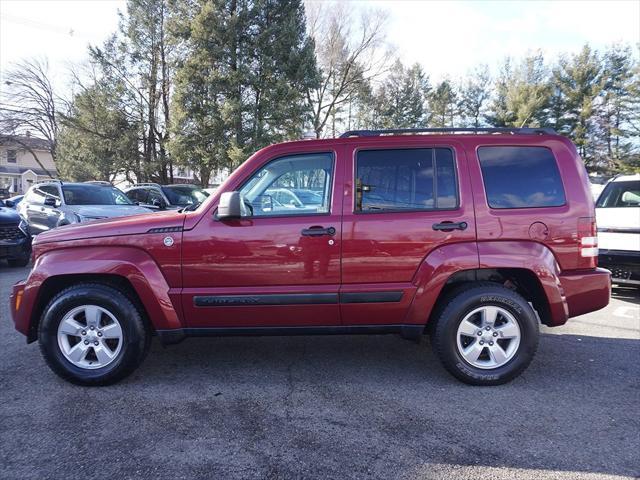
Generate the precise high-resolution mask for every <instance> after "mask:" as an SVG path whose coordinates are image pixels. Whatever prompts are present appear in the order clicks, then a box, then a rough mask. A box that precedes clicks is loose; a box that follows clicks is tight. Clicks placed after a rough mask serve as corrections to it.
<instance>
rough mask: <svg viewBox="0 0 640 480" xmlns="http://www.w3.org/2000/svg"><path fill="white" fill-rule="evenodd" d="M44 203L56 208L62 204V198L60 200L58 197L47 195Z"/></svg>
mask: <svg viewBox="0 0 640 480" xmlns="http://www.w3.org/2000/svg"><path fill="white" fill-rule="evenodd" d="M44 204H45V205H46V206H47V207H54V208H57V207H59V206H60V200H58V199H56V198H54V197H46V198H45V199H44Z"/></svg>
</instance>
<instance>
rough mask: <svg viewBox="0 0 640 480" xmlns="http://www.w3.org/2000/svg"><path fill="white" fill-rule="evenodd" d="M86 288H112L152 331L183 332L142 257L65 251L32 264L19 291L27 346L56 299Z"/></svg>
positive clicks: (161, 283)
mask: <svg viewBox="0 0 640 480" xmlns="http://www.w3.org/2000/svg"><path fill="white" fill-rule="evenodd" d="M87 282H92V283H96V282H97V283H103V284H106V285H109V286H112V287H116V288H118V289H119V290H120V291H122V292H123V293H124V294H125V295H127V297H128V298H129V299H131V300H132V301H133V302H134V304H135V305H136V306H138V307H139V308H140V311H141V313H142V314H143V316H144V317H145V318H146V321H148V323H149V325H150V326H151V327H152V328H154V329H173V328H181V327H182V326H183V325H182V322H181V316H180V315H179V311H178V310H177V309H176V308H175V307H174V302H172V301H171V296H170V288H169V286H168V284H167V282H166V280H165V278H164V276H163V275H162V272H161V271H160V268H159V267H158V265H157V264H156V263H155V261H154V260H153V259H152V258H151V257H150V256H149V255H148V254H147V253H146V252H144V251H143V250H140V249H137V248H132V247H104V246H103V247H100V248H99V249H98V248H94V247H81V248H69V249H61V250H53V251H49V252H45V253H43V254H42V255H41V256H40V257H39V258H38V259H37V261H36V265H35V267H34V270H33V272H32V273H31V275H30V277H29V279H28V282H27V288H26V289H25V298H24V303H25V304H26V305H29V306H30V309H31V311H30V312H24V314H25V315H27V316H28V323H29V325H28V333H27V341H29V342H32V341H34V340H36V338H37V328H38V322H39V320H40V317H41V315H42V311H43V309H44V308H45V307H46V305H47V303H48V302H49V300H50V299H51V298H52V297H53V296H54V295H55V294H56V293H58V292H60V291H61V290H63V289H65V288H67V287H69V286H71V285H74V284H81V283H87ZM178 305H179V302H178ZM178 308H179V307H178Z"/></svg>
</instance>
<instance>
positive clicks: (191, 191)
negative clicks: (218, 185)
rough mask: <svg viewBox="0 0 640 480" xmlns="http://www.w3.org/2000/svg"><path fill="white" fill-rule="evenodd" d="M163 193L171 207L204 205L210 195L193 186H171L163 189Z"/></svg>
mask: <svg viewBox="0 0 640 480" xmlns="http://www.w3.org/2000/svg"><path fill="white" fill-rule="evenodd" d="M162 191H163V192H164V194H165V195H166V196H167V199H169V202H170V203H171V205H180V206H187V205H193V204H199V203H202V202H203V201H204V200H205V199H206V198H207V197H208V196H209V194H208V193H207V192H205V191H204V190H203V189H201V188H198V187H194V186H192V185H184V186H182V185H177V186H176V185H171V186H169V187H162Z"/></svg>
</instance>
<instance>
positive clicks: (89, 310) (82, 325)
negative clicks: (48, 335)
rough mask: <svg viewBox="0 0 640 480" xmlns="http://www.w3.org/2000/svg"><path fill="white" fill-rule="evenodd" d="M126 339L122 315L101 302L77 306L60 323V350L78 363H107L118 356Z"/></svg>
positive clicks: (88, 365)
mask: <svg viewBox="0 0 640 480" xmlns="http://www.w3.org/2000/svg"><path fill="white" fill-rule="evenodd" d="M123 343H124V334H123V332H122V327H121V326H120V322H118V319H117V318H116V317H115V316H114V315H113V314H112V313H111V312H109V311H108V310H106V309H105V308H103V307H99V306H97V305H82V306H80V307H76V308H74V309H73V310H71V311H69V312H68V313H67V314H66V315H65V316H64V318H63V319H62V321H61V322H60V325H59V326H58V346H59V347H60V351H61V352H62V354H63V355H64V357H65V358H66V359H67V360H69V361H70V362H71V363H72V364H73V365H75V366H76V367H80V368H85V369H96V368H102V367H106V366H107V365H109V364H110V363H111V362H113V361H114V360H115V359H116V358H118V354H119V353H120V351H121V350H122V344H123Z"/></svg>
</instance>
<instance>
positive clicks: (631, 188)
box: [596, 180, 640, 208]
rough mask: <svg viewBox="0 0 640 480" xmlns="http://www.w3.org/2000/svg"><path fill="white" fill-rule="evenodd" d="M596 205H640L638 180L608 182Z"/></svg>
mask: <svg viewBox="0 0 640 480" xmlns="http://www.w3.org/2000/svg"><path fill="white" fill-rule="evenodd" d="M596 207H598V208H624V207H640V180H636V181H630V182H611V183H609V185H607V186H606V187H605V189H604V191H603V192H602V193H601V194H600V198H598V203H597V204H596Z"/></svg>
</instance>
